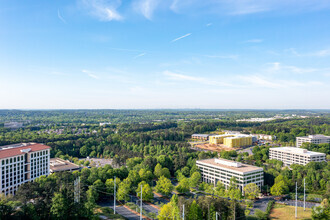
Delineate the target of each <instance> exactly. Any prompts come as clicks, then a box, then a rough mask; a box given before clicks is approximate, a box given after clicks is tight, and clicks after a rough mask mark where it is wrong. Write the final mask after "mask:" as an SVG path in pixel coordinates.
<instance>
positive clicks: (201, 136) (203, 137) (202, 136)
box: [191, 134, 210, 141]
mask: <svg viewBox="0 0 330 220" xmlns="http://www.w3.org/2000/svg"><path fill="white" fill-rule="evenodd" d="M209 136H210V135H209V134H193V135H191V138H192V139H199V140H204V141H207V140H208V139H209Z"/></svg>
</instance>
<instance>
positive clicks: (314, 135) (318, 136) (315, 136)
mask: <svg viewBox="0 0 330 220" xmlns="http://www.w3.org/2000/svg"><path fill="white" fill-rule="evenodd" d="M298 138H312V139H314V138H321V139H322V138H330V136H325V135H323V134H313V135H308V136H302V137H298Z"/></svg>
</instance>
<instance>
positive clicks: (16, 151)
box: [0, 143, 50, 159]
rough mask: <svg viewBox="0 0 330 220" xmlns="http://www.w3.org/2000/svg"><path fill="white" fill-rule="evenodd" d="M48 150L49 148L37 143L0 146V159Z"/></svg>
mask: <svg viewBox="0 0 330 220" xmlns="http://www.w3.org/2000/svg"><path fill="white" fill-rule="evenodd" d="M46 149H50V147H49V146H47V145H43V144H38V143H20V144H11V145H5V146H0V159H3V158H8V157H14V156H18V155H23V154H25V153H27V152H34V151H40V150H46Z"/></svg>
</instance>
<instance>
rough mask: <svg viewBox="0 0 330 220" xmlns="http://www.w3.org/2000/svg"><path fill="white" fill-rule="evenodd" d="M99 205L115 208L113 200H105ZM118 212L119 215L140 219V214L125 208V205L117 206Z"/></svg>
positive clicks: (130, 218) (134, 219) (132, 219)
mask: <svg viewBox="0 0 330 220" xmlns="http://www.w3.org/2000/svg"><path fill="white" fill-rule="evenodd" d="M98 205H100V206H103V207H109V208H111V209H113V200H108V201H103V202H101V203H99V204H98ZM116 213H117V214H119V215H122V216H124V217H125V218H127V219H128V220H139V219H140V216H139V215H136V214H135V213H133V212H131V211H130V210H129V209H127V208H125V207H124V206H116Z"/></svg>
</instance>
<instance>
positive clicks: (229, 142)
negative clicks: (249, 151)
mask: <svg viewBox="0 0 330 220" xmlns="http://www.w3.org/2000/svg"><path fill="white" fill-rule="evenodd" d="M223 144H224V145H225V146H227V147H230V148H233V147H245V146H251V145H252V136H250V135H242V134H241V135H238V136H234V137H226V138H224V139H223Z"/></svg>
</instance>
